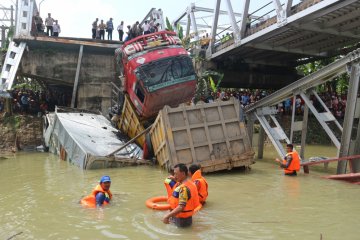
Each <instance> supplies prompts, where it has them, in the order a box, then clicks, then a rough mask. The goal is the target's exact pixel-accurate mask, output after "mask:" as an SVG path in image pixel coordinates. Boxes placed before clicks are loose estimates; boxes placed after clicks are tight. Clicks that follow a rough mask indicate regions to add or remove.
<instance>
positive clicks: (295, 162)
mask: <svg viewBox="0 0 360 240" xmlns="http://www.w3.org/2000/svg"><path fill="white" fill-rule="evenodd" d="M289 155H291V157H292V160H291V163H290V166H289V167H288V168H284V173H285V174H288V173H293V172H294V171H299V170H300V158H299V154H298V153H297V152H295V151H293V152H289V153H287V154H286V157H287V156H289ZM286 157H285V158H286ZM286 162H287V161H286V160H283V164H286Z"/></svg>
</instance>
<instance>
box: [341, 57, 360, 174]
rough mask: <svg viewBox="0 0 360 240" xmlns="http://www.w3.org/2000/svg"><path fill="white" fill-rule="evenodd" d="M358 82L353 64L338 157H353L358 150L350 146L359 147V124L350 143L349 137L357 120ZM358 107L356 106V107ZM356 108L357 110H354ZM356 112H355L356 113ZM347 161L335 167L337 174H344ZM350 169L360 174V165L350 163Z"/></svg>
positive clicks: (359, 72)
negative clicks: (353, 139) (354, 137)
mask: <svg viewBox="0 0 360 240" xmlns="http://www.w3.org/2000/svg"><path fill="white" fill-rule="evenodd" d="M359 80H360V65H359V63H355V64H353V65H352V66H351V73H350V82H349V91H348V95H347V100H346V110H345V117H344V124H343V129H344V131H343V134H342V136H341V147H340V151H339V157H344V156H349V155H354V154H356V153H357V152H359V149H355V147H352V146H359V145H360V133H359V132H360V129H359V127H360V122H359V126H358V128H357V134H356V135H357V137H356V139H355V141H351V136H352V133H353V129H354V119H355V118H359V117H360V116H359V107H360V106H359V105H360V100H359V98H358V97H357V96H358V93H359ZM357 105H358V106H357ZM356 108H357V109H356ZM356 110H357V112H356ZM346 168H347V161H339V162H338V166H337V174H343V173H346ZM350 168H351V169H352V171H353V172H360V165H359V163H358V162H357V164H356V165H355V161H351V162H350Z"/></svg>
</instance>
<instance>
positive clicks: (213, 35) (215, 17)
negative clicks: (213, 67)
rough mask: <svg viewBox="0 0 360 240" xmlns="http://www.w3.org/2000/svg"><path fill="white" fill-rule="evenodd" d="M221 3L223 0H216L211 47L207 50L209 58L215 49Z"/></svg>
mask: <svg viewBox="0 0 360 240" xmlns="http://www.w3.org/2000/svg"><path fill="white" fill-rule="evenodd" d="M220 3H221V0H215V7H214V16H213V22H212V28H211V40H210V44H209V47H208V49H207V51H206V57H207V58H210V57H211V55H212V53H213V51H214V45H215V36H216V30H217V25H218V22H219V12H220Z"/></svg>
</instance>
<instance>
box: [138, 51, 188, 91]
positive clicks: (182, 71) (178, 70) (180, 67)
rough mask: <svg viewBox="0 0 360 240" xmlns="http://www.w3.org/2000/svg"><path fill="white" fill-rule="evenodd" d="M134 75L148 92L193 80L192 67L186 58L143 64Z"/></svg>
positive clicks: (166, 59) (178, 57)
mask: <svg viewBox="0 0 360 240" xmlns="http://www.w3.org/2000/svg"><path fill="white" fill-rule="evenodd" d="M136 75H137V78H138V79H139V80H141V81H143V83H144V86H145V87H146V88H147V89H148V90H149V91H150V92H151V91H155V90H157V89H160V88H163V87H166V86H170V85H173V84H177V83H180V82H185V81H190V80H195V71H194V67H193V65H192V62H191V59H190V57H188V56H176V57H170V58H165V59H161V60H158V61H153V62H150V63H147V64H144V65H142V66H140V67H138V68H137V70H136Z"/></svg>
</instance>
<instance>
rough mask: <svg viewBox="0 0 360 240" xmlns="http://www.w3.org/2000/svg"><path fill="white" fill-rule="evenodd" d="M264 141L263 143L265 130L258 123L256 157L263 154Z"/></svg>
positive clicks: (261, 156)
mask: <svg viewBox="0 0 360 240" xmlns="http://www.w3.org/2000/svg"><path fill="white" fill-rule="evenodd" d="M264 143H265V130H264V128H263V127H262V126H261V125H260V130H259V139H258V159H262V158H263V156H264Z"/></svg>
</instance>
